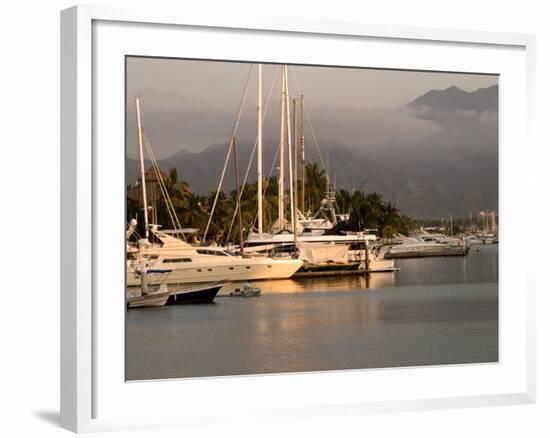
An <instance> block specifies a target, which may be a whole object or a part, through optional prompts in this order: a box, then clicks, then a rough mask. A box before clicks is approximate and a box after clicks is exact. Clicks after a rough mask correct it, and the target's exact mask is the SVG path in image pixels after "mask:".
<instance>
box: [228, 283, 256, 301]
mask: <svg viewBox="0 0 550 438" xmlns="http://www.w3.org/2000/svg"><path fill="white" fill-rule="evenodd" d="M261 293H262V290H261V289H260V288H259V287H254V286H252V285H251V284H250V283H246V284H245V285H244V286H243V288H242V289H241V288H237V289H235V290H234V291H233V292H230V293H229V295H230V296H232V297H245V298H248V297H257V296H259V295H260V294H261Z"/></svg>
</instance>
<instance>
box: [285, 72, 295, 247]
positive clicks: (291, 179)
mask: <svg viewBox="0 0 550 438" xmlns="http://www.w3.org/2000/svg"><path fill="white" fill-rule="evenodd" d="M288 94H289V93H288V71H287V66H286V65H285V106H286V126H287V130H286V131H287V141H288V144H287V146H288V188H289V191H290V226H291V228H292V232H293V233H294V240H296V221H295V217H294V216H295V212H294V187H293V182H294V177H293V169H292V130H291V124H290V97H289V95H288Z"/></svg>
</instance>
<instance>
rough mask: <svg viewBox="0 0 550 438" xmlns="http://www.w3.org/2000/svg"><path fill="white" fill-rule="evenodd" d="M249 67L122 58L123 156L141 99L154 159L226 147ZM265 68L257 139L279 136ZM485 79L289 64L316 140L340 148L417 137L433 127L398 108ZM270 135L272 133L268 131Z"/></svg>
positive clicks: (249, 115) (251, 126) (244, 130)
mask: <svg viewBox="0 0 550 438" xmlns="http://www.w3.org/2000/svg"><path fill="white" fill-rule="evenodd" d="M249 69H250V64H244V63H230V62H215V61H193V60H179V59H178V60H175V59H156V58H135V57H132V58H127V109H128V111H127V132H128V137H127V138H128V155H130V156H134V155H135V149H134V147H133V145H135V144H136V141H135V140H136V139H135V137H136V135H135V133H136V131H135V104H134V100H135V97H136V96H140V97H141V102H142V104H141V105H142V122H143V126H144V128H145V130H146V131H147V133H148V136H149V138H150V140H151V143H152V144H153V147H154V149H155V151H156V154H157V157H158V158H164V157H167V156H170V155H172V154H174V153H177V152H179V151H181V150H187V151H190V152H198V151H200V150H202V149H204V148H206V147H208V146H209V145H211V144H221V143H226V142H227V141H228V138H229V137H230V134H231V132H232V129H233V124H234V120H235V116H236V114H237V111H238V108H239V103H240V98H241V95H242V93H243V89H244V87H245V84H246V80H247V76H248V72H249ZM279 71H280V68H278V67H276V66H271V65H269V66H265V67H264V105H267V104H268V94H269V91H270V88H271V84H272V82H273V77H274V74H276V78H275V79H276V81H275V82H274V84H275V86H274V92H273V95H272V98H271V99H270V103H269V105H270V107H269V112H268V115H267V116H266V122H265V125H264V126H265V128H264V129H265V130H264V137H269V136H271V135H278V132H277V129H274V128H275V127H276V121H277V117H278V111H279V109H278V107H279V103H278V98H279V95H278V93H279V89H280V88H279V87H280V85H279V75H280V73H279ZM497 81H498V78H497V77H496V76H490V75H477V74H456V73H432V72H417V71H395V70H374V69H350V68H340V67H309V66H307V67H306V66H291V67H289V84H290V85H289V86H290V93H291V95H292V96H298V95H299V94H304V96H305V100H306V106H307V108H308V112H309V114H310V116H311V121H312V124H313V125H314V129H315V130H316V131H317V130H318V132H316V134H317V136H319V137H321V138H323V139H325V140H327V141H334V142H338V143H340V144H344V145H346V144H357V142H360V141H361V140H362V139H363V138H365V137H366V136H368V137H369V138H375V137H376V139H377V141H379V142H380V141H384V140H386V139H385V138H384V136H387V137H388V138H387V141H388V142H391V141H394V140H395V139H396V138H395V137H406V136H415V137H416V138H419V137H420V138H421V137H422V136H424V135H430V134H431V133H432V132H434V131H435V130H437V129H438V127H437V126H435V124H434V123H433V122H430V121H427V120H422V119H418V118H415V117H413V116H411V115H407V114H406V113H404V112H403V111H400V108H403V106H404V105H406V104H407V103H408V102H410V101H412V100H413V99H415V98H416V97H418V96H420V95H422V94H424V93H426V92H428V91H429V90H432V89H445V88H448V87H450V86H452V85H456V86H458V87H459V88H462V89H463V90H465V91H474V90H477V89H478V88H483V87H489V86H491V85H495V84H497ZM256 100H257V72H256V69H255V68H254V70H253V73H252V79H251V82H250V89H249V93H248V98H247V104H246V107H245V108H246V109H245V112H244V114H243V119H242V123H241V128H240V131H239V137H240V138H246V139H250V138H253V137H255V132H256V131H255V129H256V126H255V121H254V119H255V111H256V109H255V106H256ZM273 132H274V133H275V134H273Z"/></svg>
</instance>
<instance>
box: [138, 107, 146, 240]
mask: <svg viewBox="0 0 550 438" xmlns="http://www.w3.org/2000/svg"><path fill="white" fill-rule="evenodd" d="M136 119H137V131H138V142H139V160H140V164H141V191H142V195H143V214H144V216H145V237H146V238H149V214H148V211H147V188H146V185H145V165H144V163H143V129H142V127H141V109H140V105H139V97H136Z"/></svg>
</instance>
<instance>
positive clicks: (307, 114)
mask: <svg viewBox="0 0 550 438" xmlns="http://www.w3.org/2000/svg"><path fill="white" fill-rule="evenodd" d="M290 71H291V72H292V76H293V78H294V82H295V83H296V88H297V89H298V91H299V92H300V93H299V94H304V93H303V89H302V87H300V84H299V82H298V77H297V76H296V72H295V71H294V69H293V68H291V69H290ZM304 113H305V115H306V122H307V124H308V127H309V130H310V132H311V137H312V138H313V143H314V144H315V148H316V149H317V153H318V154H319V160H320V161H321V166H322V168H323V170H324V171H325V175H326V176H327V181H328V182H329V185H330V178H329V175H328V173H327V168H326V166H325V161H324V160H323V155H322V154H321V149H320V147H319V142H318V141H317V136H316V135H315V132H314V131H313V125H312V124H311V119H310V118H309V111H308V109H307V106H306V101H305V100H304Z"/></svg>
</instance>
